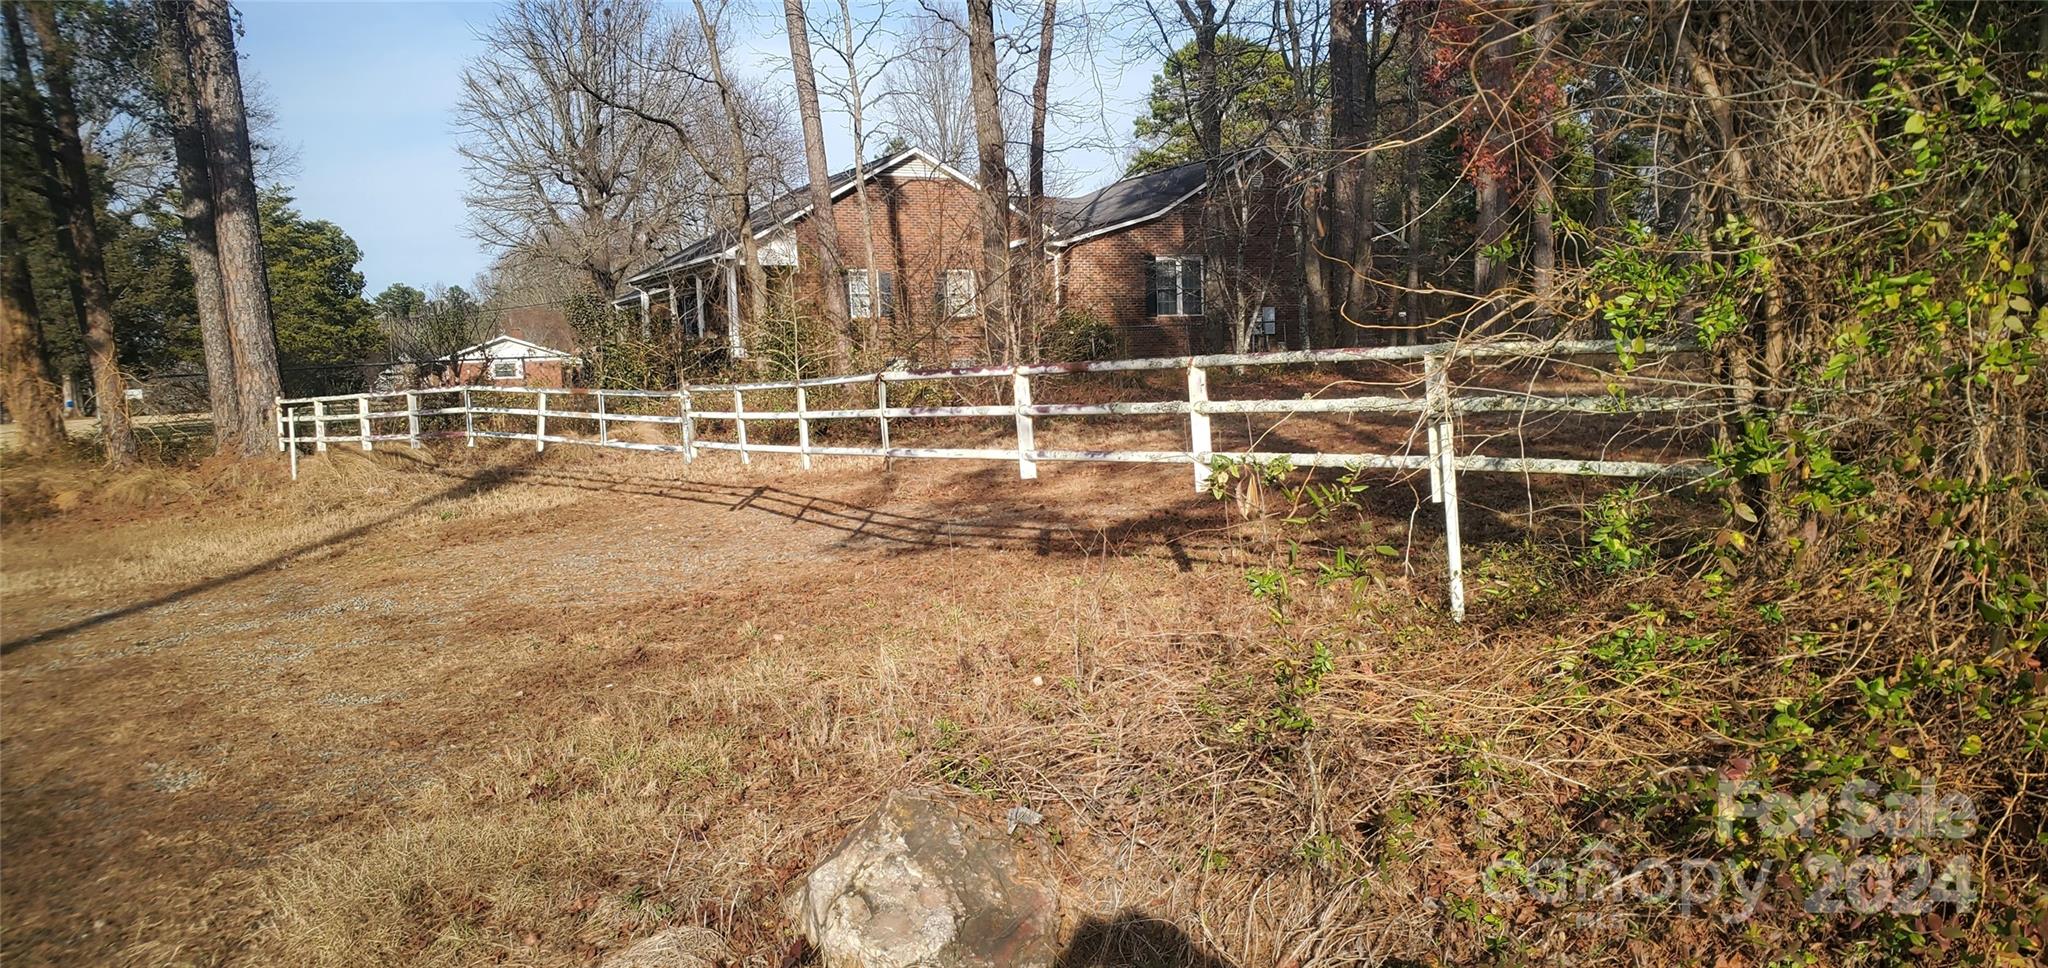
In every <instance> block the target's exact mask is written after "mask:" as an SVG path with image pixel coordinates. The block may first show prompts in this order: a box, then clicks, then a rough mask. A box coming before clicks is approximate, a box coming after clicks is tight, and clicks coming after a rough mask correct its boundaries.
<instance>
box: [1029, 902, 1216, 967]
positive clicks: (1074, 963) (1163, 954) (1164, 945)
mask: <svg viewBox="0 0 2048 968" xmlns="http://www.w3.org/2000/svg"><path fill="white" fill-rule="evenodd" d="M1053 968H1237V966H1236V964H1235V963H1233V962H1232V961H1230V960H1229V959H1228V958H1225V957H1223V956H1222V955H1219V954H1217V953H1215V952H1213V951H1210V950H1209V949H1208V948H1206V947H1203V946H1202V945H1201V944H1200V943H1199V942H1197V941H1195V939H1193V938H1190V937H1188V935H1187V932H1185V931H1182V930H1181V929H1180V926H1179V925H1176V924H1174V923H1173V922H1171V921H1167V920H1165V919H1162V918H1155V917H1152V916H1150V915H1147V914H1145V913H1144V912H1142V911H1139V910H1137V909H1136V908H1125V909H1124V910H1122V911H1118V912H1117V913H1115V914H1113V915H1107V916H1096V917H1089V918H1088V919H1086V920H1084V921H1082V922H1081V926H1080V927H1079V928H1078V929H1076V930H1075V931H1074V936H1073V938H1072V939H1071V940H1069V941H1068V942H1067V946H1066V948H1065V949H1064V950H1062V951H1061V952H1060V953H1059V955H1058V956H1057V957H1055V958H1054V959H1053Z"/></svg>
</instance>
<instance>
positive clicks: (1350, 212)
mask: <svg viewBox="0 0 2048 968" xmlns="http://www.w3.org/2000/svg"><path fill="white" fill-rule="evenodd" d="M1380 16H1381V15H1380V13H1379V11H1378V10H1377V9H1375V8H1373V7H1372V6H1371V5H1370V4H1368V3H1367V2H1365V0H1334V2H1333V3H1331V4H1330V100H1331V104H1332V107H1331V112H1330V147H1331V148H1332V149H1333V150H1332V159H1333V165H1334V167H1332V168H1331V170H1330V184H1329V191H1328V194H1327V196H1326V204H1327V205H1328V206H1329V215H1328V217H1327V221H1328V223H1329V226H1330V234H1331V236H1332V238H1331V239H1330V246H1331V254H1332V255H1333V256H1334V257H1335V259H1336V262H1335V268H1336V270H1337V275H1336V278H1335V279H1334V280H1332V282H1331V283H1330V295H1331V297H1332V299H1333V300H1335V302H1336V304H1337V305H1336V308H1335V313H1334V318H1333V319H1332V320H1331V323H1330V326H1331V328H1332V330H1334V332H1333V333H1331V334H1330V335H1331V336H1333V337H1334V338H1336V339H1337V340H1338V341H1339V342H1341V343H1347V344H1348V343H1351V342H1354V341H1355V340H1354V339H1353V337H1354V336H1356V334H1357V331H1358V327H1360V326H1363V325H1369V323H1368V319H1369V317H1370V315H1371V307H1372V304H1373V302H1374V300H1373V284H1372V271H1373V265H1372V248H1373V227H1374V226H1373V196H1374V195H1375V194H1376V191H1375V187H1376V186H1375V177H1374V176H1375V175H1376V173H1377V158H1376V156H1375V155H1374V154H1373V153H1372V152H1371V151H1370V150H1369V149H1370V148H1371V144H1372V136H1373V129H1374V127H1375V126H1376V125H1377V122H1378V120H1379V90H1378V88H1379V84H1378V75H1379V64H1380V61H1381V57H1380V52H1379V50H1378V47H1379V37H1380V31H1379V24H1380V21H1379V18H1380Z"/></svg>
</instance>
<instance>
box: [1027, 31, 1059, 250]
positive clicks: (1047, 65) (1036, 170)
mask: <svg viewBox="0 0 2048 968" xmlns="http://www.w3.org/2000/svg"><path fill="white" fill-rule="evenodd" d="M1058 9H1059V0H1045V10H1044V12H1043V13H1041V14H1040V16H1039V21H1038V76H1037V77H1035V78H1033V79H1032V82H1031V172H1030V181H1031V184H1030V193H1031V194H1030V198H1031V212H1032V216H1033V218H1034V219H1036V220H1039V221H1042V220H1043V219H1042V216H1043V214H1044V213H1042V212H1040V211H1039V204H1040V203H1041V202H1043V201H1044V200H1045V114H1046V110H1047V108H1048V107H1049V106H1050V98H1051V90H1052V40H1053V17H1054V15H1055V13H1056V11H1057V10H1058Z"/></svg>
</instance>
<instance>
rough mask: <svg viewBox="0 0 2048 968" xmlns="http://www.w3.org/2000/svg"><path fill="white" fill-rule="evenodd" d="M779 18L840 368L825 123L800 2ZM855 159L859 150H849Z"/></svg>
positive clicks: (843, 337)
mask: <svg viewBox="0 0 2048 968" xmlns="http://www.w3.org/2000/svg"><path fill="white" fill-rule="evenodd" d="M782 17H783V20H784V22H785V25H786V26H787V28H788V30H789V61H790V69H791V71H792V72H793V73H795V75H796V107H797V114H798V115H800V116H801V120H802V122H803V130H804V169H805V171H806V173H808V174H809V175H810V179H811V185H810V195H811V217H810V220H809V221H810V225H811V231H812V234H813V236H814V237H815V238H816V240H817V246H816V248H817V252H816V258H815V259H814V260H813V263H814V264H815V265H816V266H817V285H818V298H819V299H821V300H823V302H824V309H825V325H826V326H827V327H828V328H829V329H831V331H832V336H833V345H834V347H835V349H836V350H837V353H838V360H837V361H836V362H837V363H838V364H839V365H840V366H841V367H850V366H851V365H852V363H853V354H854V340H853V333H852V329H851V326H852V324H851V322H850V321H849V320H848V319H847V317H848V315H849V313H848V310H847V305H846V284H845V282H844V281H843V280H841V279H840V276H839V272H840V270H839V223H838V221H837V220H836V219H835V217H834V212H833V210H832V169H831V167H830V166H829V165H827V164H826V163H825V122H824V119H823V117H822V116H820V114H819V113H818V77H817V75H816V74H815V73H813V72H812V68H811V30H810V25H809V23H808V21H807V20H806V18H805V17H804V0H782ZM855 153H856V154H858V153H859V149H858V148H855Z"/></svg>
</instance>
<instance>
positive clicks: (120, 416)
mask: <svg viewBox="0 0 2048 968" xmlns="http://www.w3.org/2000/svg"><path fill="white" fill-rule="evenodd" d="M25 6H26V7H27V8H28V16H29V18H30V23H31V25H32V26H33V27H34V28H35V34H36V40H37V43H38V44H39V45H40V46H41V47H42V52H43V84H44V86H46V87H48V88H49V105H48V111H47V119H48V121H49V122H50V133H51V135H52V138H53V140H54V146H53V147H52V149H51V153H52V154H54V156H55V159H54V160H55V162H56V164H55V167H54V169H53V170H51V171H50V172H49V180H50V182H51V188H52V191H51V194H50V207H51V209H52V214H53V215H56V216H58V220H59V221H61V222H62V223H63V224H64V225H65V226H66V231H65V232H60V233H58V234H60V235H69V237H70V248H71V252H70V253H69V254H70V255H71V256H72V258H73V262H72V265H73V268H74V269H75V270H76V272H77V274H78V292H79V294H80V296H81V297H82V299H81V302H82V303H83V305H82V306H81V307H80V313H79V317H78V321H79V328H80V329H81V330H82V332H83V335H84V338H85V353H86V359H87V360H89V361H90V362H91V364H92V383H93V395H94V397H96V398H97V399H96V404H97V408H98V416H99V421H100V436H101V437H102V439H103V441H104V443H105V445H106V453H107V463H108V464H110V465H112V466H114V467H117V468H127V467H132V466H134V464H135V462H136V449H135V431H134V428H133V427H131V426H130V425H129V421H128V384H127V381H126V380H124V379H122V377H121V363H120V358H119V354H118V352H117V350H116V346H115V342H114V296H113V293H112V292H111V291H110V290H109V289H108V287H107V269H106V261H105V258H104V256H103V254H102V253H101V250H100V232H99V223H98V221H97V218H96V215H97V213H98V211H99V209H98V207H97V206H96V205H95V204H94V202H93V193H92V180H91V179H92V175H91V173H90V172H89V171H88V170H87V168H86V165H85V142H84V141H83V140H82V139H81V138H80V137H79V133H78V104H77V101H76V99H75V98H74V96H73V95H72V91H71V48H70V45H69V44H67V43H65V41H64V38H63V37H62V36H61V35H60V34H59V33H58V32H57V9H56V7H55V6H53V5H50V4H26V5H25ZM13 10H14V8H13V6H12V5H9V7H8V13H9V16H10V18H11V17H12V14H13ZM9 32H10V33H17V31H15V30H14V28H13V25H12V24H11V23H10V24H9ZM24 59H25V58H24ZM20 77H21V81H22V85H23V87H24V89H27V88H29V87H31V86H32V83H33V82H32V81H31V78H32V77H33V75H31V74H29V73H28V72H26V71H23V72H22V73H21V75H20ZM59 209H61V210H62V211H58V210H59Z"/></svg>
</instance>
